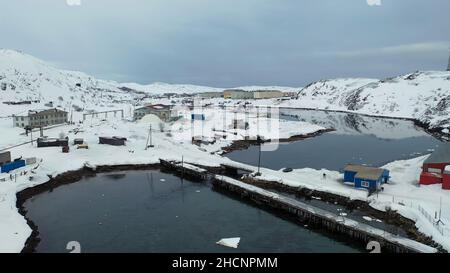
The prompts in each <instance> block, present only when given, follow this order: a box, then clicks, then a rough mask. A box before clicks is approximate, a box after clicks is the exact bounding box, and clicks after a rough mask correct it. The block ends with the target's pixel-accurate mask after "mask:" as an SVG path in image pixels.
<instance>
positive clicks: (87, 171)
mask: <svg viewBox="0 0 450 273" xmlns="http://www.w3.org/2000/svg"><path fill="white" fill-rule="evenodd" d="M293 109H298V108H293ZM303 110H306V109H303ZM311 110H315V109H311ZM316 111H317V110H316ZM319 111H328V110H319ZM346 113H348V112H346ZM356 114H357V113H356ZM397 119H402V118H397ZM403 120H408V119H403ZM412 121H414V124H416V121H415V120H413V119H412ZM416 125H417V126H419V127H420V128H422V129H424V130H425V131H426V132H427V133H429V131H427V130H428V129H427V128H424V127H423V126H424V125H425V124H420V123H419V122H418V121H417V124H416ZM332 131H335V129H322V130H318V131H316V132H313V133H309V134H305V135H295V136H291V137H289V138H285V139H278V140H266V141H265V142H270V141H279V142H280V143H286V142H295V141H300V140H303V139H308V138H311V137H316V136H319V135H322V134H324V133H327V132H332ZM433 136H434V135H433ZM256 144H257V143H256V140H238V141H233V142H232V144H231V145H229V146H227V147H224V148H222V155H226V154H228V153H230V152H233V151H235V150H245V149H248V148H249V147H250V146H252V145H256ZM160 167H161V165H160V164H159V163H152V164H123V165H121V164H119V165H99V166H96V167H95V168H89V167H87V166H84V167H82V168H80V169H78V170H72V171H66V172H62V173H60V174H58V175H57V176H55V177H50V179H49V180H48V181H47V182H45V183H43V184H40V185H36V186H34V187H30V188H26V189H24V190H22V191H20V192H17V193H16V197H17V201H16V206H17V208H18V212H19V214H20V215H22V216H23V217H24V218H25V220H26V222H27V225H28V226H29V227H30V228H31V230H32V232H31V235H30V236H29V237H28V238H27V240H26V242H25V245H24V247H23V248H22V250H21V252H22V253H29V252H35V249H36V247H37V245H38V244H39V242H40V238H39V230H38V227H37V226H36V225H35V223H33V221H31V220H30V219H28V218H27V217H26V213H27V211H26V209H25V208H24V207H23V205H24V203H25V201H26V200H28V199H29V198H32V197H33V196H34V195H36V194H39V193H41V192H44V191H48V190H52V189H54V188H56V187H59V186H62V185H65V184H71V183H75V182H78V181H80V180H81V179H82V178H83V177H86V176H95V175H97V174H98V173H107V172H115V171H131V170H155V169H160ZM207 169H208V170H209V171H211V170H212V169H214V168H212V167H211V168H209V167H207ZM215 171H217V170H213V171H212V172H213V173H214V172H215ZM261 182H262V181H259V182H253V183H255V185H257V186H258V187H261V188H268V189H274V190H280V191H284V190H285V191H287V192H290V193H294V194H295V195H298V196H302V197H305V198H307V196H308V195H310V196H311V194H312V193H313V194H314V195H317V196H320V197H323V200H324V201H330V202H334V200H340V202H342V203H343V204H347V205H349V206H353V207H356V208H358V207H364V208H369V209H370V210H372V211H373V212H376V213H377V215H378V214H380V215H387V217H391V218H392V219H395V218H398V219H399V220H398V221H397V222H395V223H394V225H396V226H398V225H400V228H403V227H402V225H407V226H408V229H409V232H408V237H410V233H411V234H412V235H413V236H415V238H414V239H413V240H418V241H419V242H422V243H424V244H427V245H431V246H433V247H437V248H438V249H439V251H440V252H446V251H445V250H444V249H443V248H442V247H441V246H440V245H439V244H437V243H436V242H434V241H433V240H432V239H431V238H430V237H429V236H426V235H424V234H422V233H420V232H419V231H418V229H417V228H416V227H415V222H413V221H412V220H410V219H407V218H405V217H403V216H401V215H400V214H398V213H396V212H384V211H379V210H376V209H375V208H371V207H370V205H369V203H368V202H366V201H357V200H350V199H349V198H347V197H344V196H340V195H336V194H331V193H327V192H320V191H313V190H308V189H307V188H303V189H301V191H298V189H295V188H293V187H289V186H286V185H278V183H276V182H273V181H265V182H264V183H261ZM246 183H247V182H246ZM250 184H251V183H250ZM258 184H259V185H258ZM280 187H281V188H282V189H280ZM390 213H391V214H390ZM378 218H384V217H378ZM416 238H419V239H416Z"/></svg>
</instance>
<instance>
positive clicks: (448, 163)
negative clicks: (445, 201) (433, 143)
mask: <svg viewBox="0 0 450 273" xmlns="http://www.w3.org/2000/svg"><path fill="white" fill-rule="evenodd" d="M420 184H421V185H432V184H442V188H443V189H450V143H442V144H441V145H439V147H438V148H437V149H436V150H435V151H434V152H433V153H432V154H431V155H430V156H429V157H428V158H427V159H426V160H425V162H424V163H423V166H422V173H421V174H420Z"/></svg>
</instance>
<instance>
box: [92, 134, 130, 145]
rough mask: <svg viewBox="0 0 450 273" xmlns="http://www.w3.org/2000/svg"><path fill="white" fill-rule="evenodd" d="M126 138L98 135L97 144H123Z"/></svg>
mask: <svg viewBox="0 0 450 273" xmlns="http://www.w3.org/2000/svg"><path fill="white" fill-rule="evenodd" d="M126 140H127V139H126V138H124V137H116V136H113V137H99V138H98V143H99V144H106V145H112V146H124V145H125V141H126Z"/></svg>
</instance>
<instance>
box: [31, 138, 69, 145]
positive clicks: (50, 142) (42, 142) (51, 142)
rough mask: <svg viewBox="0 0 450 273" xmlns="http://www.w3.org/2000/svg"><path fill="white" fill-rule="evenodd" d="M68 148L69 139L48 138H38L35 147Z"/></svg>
mask: <svg viewBox="0 0 450 273" xmlns="http://www.w3.org/2000/svg"><path fill="white" fill-rule="evenodd" d="M64 146H69V138H68V137H65V138H50V137H40V138H38V139H37V147H38V148H43V147H64Z"/></svg>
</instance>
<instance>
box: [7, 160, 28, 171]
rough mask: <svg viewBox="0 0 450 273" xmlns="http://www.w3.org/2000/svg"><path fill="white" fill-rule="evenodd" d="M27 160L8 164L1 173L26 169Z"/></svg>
mask: <svg viewBox="0 0 450 273" xmlns="http://www.w3.org/2000/svg"><path fill="white" fill-rule="evenodd" d="M25 165H26V164H25V160H17V161H14V162H10V163H6V164H4V165H3V166H2V170H1V173H7V172H10V171H12V170H15V169H18V168H22V167H25Z"/></svg>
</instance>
